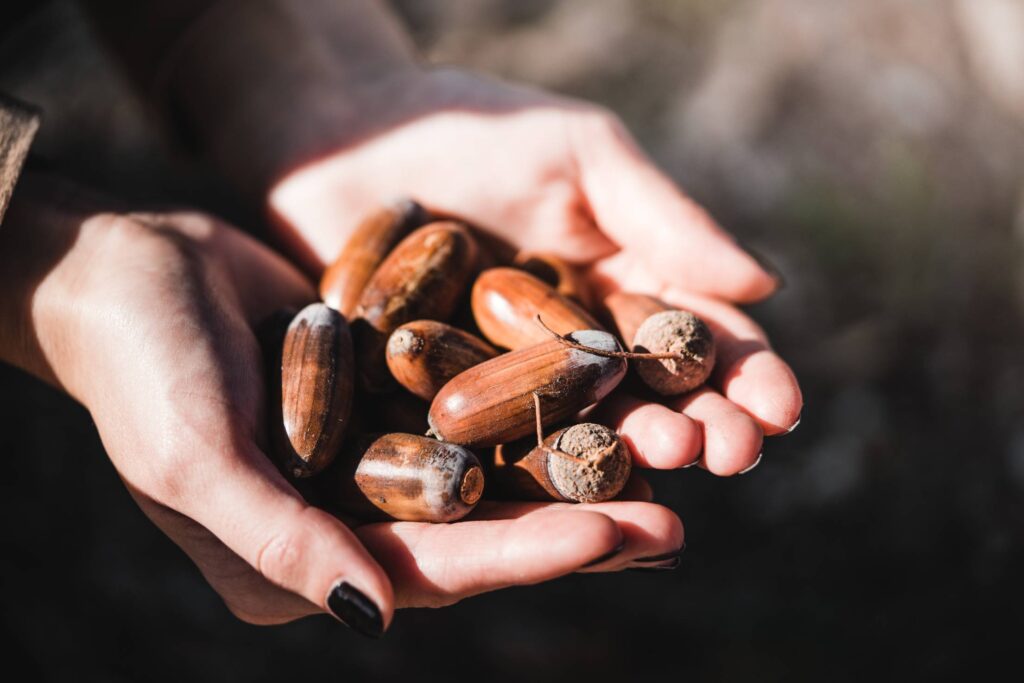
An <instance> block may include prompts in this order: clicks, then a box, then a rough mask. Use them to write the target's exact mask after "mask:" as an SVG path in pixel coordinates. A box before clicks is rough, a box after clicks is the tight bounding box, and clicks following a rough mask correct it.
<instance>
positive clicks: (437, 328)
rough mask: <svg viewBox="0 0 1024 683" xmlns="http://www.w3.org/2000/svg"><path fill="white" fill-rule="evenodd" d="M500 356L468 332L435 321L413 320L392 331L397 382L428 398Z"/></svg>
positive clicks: (392, 367)
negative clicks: (487, 361) (477, 367)
mask: <svg viewBox="0 0 1024 683" xmlns="http://www.w3.org/2000/svg"><path fill="white" fill-rule="evenodd" d="M497 355H498V350H497V349H495V348H494V347H493V346H491V345H490V344H488V343H487V342H485V341H484V340H483V339H480V338H479V337H476V336H474V335H472V334H470V333H469V332H463V331H462V330H460V329H458V328H456V327H452V326H451V325H447V324H445V323H439V322H437V321H434V320H414V321H413V322H411V323H406V324H404V325H402V326H401V327H399V328H398V329H397V330H395V331H394V332H392V333H391V337H390V338H389V339H388V346H387V361H388V368H389V369H390V370H391V374H392V375H393V376H394V378H395V379H396V380H398V383H399V384H401V385H402V386H403V387H405V388H406V389H408V390H409V391H411V392H412V393H413V394H415V395H416V396H419V397H420V398H422V399H423V400H425V401H431V400H433V398H434V396H436V395H437V392H439V391H440V390H441V387H443V386H444V385H445V384H447V383H448V382H449V381H450V380H451V379H452V378H453V377H455V375H457V374H459V373H460V372H463V371H464V370H468V369H469V368H471V367H473V366H474V365H479V364H480V363H483V362H484V361H486V360H490V359H491V358H494V357H495V356H497Z"/></svg>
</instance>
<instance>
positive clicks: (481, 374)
mask: <svg viewBox="0 0 1024 683" xmlns="http://www.w3.org/2000/svg"><path fill="white" fill-rule="evenodd" d="M568 336H569V338H570V339H571V340H572V341H574V342H576V343H578V344H582V345H584V346H589V347H592V348H594V349H596V350H600V351H612V352H614V351H621V350H622V347H621V346H620V345H619V343H618V341H617V340H616V339H615V337H614V336H612V335H611V334H609V333H607V332H604V331H601V330H581V331H578V332H574V333H572V334H571V335H568ZM625 374H626V361H625V360H623V359H622V358H609V357H606V356H599V355H596V354H593V353H588V352H586V351H583V350H580V349H574V348H570V347H568V346H565V345H564V344H563V343H562V342H560V341H558V340H556V339H549V340H548V341H546V342H543V343H541V344H535V345H534V346H530V347H527V348H525V349H520V350H518V351H512V352H511V353H506V354H504V355H502V356H498V357H497V358H494V359H492V360H489V361H487V362H485V363H481V364H480V365H477V366H474V367H472V368H470V369H469V370H466V371H465V372H463V373H461V374H459V375H457V376H456V377H455V378H454V379H452V381H451V382H449V383H448V384H446V385H445V386H444V388H442V389H441V391H440V392H439V393H438V394H437V396H436V397H435V398H434V401H433V403H432V404H431V406H430V414H429V421H430V427H431V429H432V430H433V432H434V434H436V435H437V436H438V438H441V439H443V440H445V441H451V442H454V443H459V444H464V445H468V446H495V445H497V444H500V443H506V442H509V441H514V440H516V439H519V438H521V437H524V436H526V435H527V434H530V433H532V432H533V431H534V430H535V425H536V417H535V407H534V398H533V395H534V393H536V394H537V395H538V396H539V397H540V404H541V419H542V423H543V424H544V425H551V424H555V423H557V422H560V421H563V420H566V419H569V418H571V417H573V416H575V415H576V413H578V412H579V411H580V410H582V409H583V408H585V407H587V406H589V405H591V404H593V403H597V402H598V401H600V400H601V399H602V398H604V397H605V396H606V395H608V393H609V392H611V390H612V389H614V388H615V387H616V385H618V383H619V382H620V381H621V380H622V378H623V376H625Z"/></svg>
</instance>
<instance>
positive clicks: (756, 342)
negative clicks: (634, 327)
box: [662, 290, 803, 435]
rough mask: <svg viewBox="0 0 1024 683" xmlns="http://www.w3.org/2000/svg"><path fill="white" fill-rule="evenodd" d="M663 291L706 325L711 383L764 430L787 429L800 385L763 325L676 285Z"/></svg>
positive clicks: (794, 418) (795, 414) (795, 416)
mask: <svg viewBox="0 0 1024 683" xmlns="http://www.w3.org/2000/svg"><path fill="white" fill-rule="evenodd" d="M662 297H663V298H664V299H665V301H667V302H668V303H670V304H672V305H675V306H679V307H681V308H684V309H686V310H688V311H692V312H693V313H695V314H697V315H698V316H700V318H701V319H703V320H704V321H705V322H707V324H708V326H709V327H710V328H711V332H712V334H713V335H714V337H715V345H716V348H717V360H716V361H715V370H714V374H713V375H712V378H711V384H712V385H713V386H715V387H718V388H719V389H721V391H722V393H723V394H724V395H725V397H726V398H728V399H729V400H730V401H732V402H733V403H735V404H736V405H738V406H739V407H740V408H742V409H743V410H745V411H746V412H747V413H749V414H750V415H751V416H752V417H753V418H754V419H755V420H757V422H758V424H759V425H760V426H761V428H762V430H763V431H764V433H765V434H768V435H775V434H784V433H787V432H789V431H792V430H793V428H795V426H796V424H797V423H798V421H799V420H800V413H801V411H802V410H803V396H802V394H801V392H800V385H799V384H798V383H797V380H796V375H794V374H793V371H792V370H791V369H790V367H789V365H787V364H786V362H785V361H784V360H782V358H780V357H779V356H778V355H777V354H776V353H774V352H773V351H772V350H771V348H770V346H769V344H768V338H767V337H766V336H765V334H764V331H763V330H761V328H760V327H759V326H758V325H757V324H756V323H755V322H754V321H753V320H751V319H750V318H749V317H747V316H746V315H744V314H743V313H742V312H741V311H739V310H738V309H736V308H735V307H733V306H730V305H728V304H725V303H722V302H720V301H715V300H712V299H708V298H706V297H702V296H697V295H694V294H691V293H688V292H680V291H677V290H668V291H665V292H664V293H662Z"/></svg>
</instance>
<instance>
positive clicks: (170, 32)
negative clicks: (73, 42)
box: [78, 0, 237, 97]
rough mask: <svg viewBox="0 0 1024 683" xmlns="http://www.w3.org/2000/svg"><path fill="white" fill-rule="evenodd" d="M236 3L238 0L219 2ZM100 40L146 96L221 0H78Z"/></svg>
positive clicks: (149, 94)
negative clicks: (175, 52)
mask: <svg viewBox="0 0 1024 683" xmlns="http://www.w3.org/2000/svg"><path fill="white" fill-rule="evenodd" d="M220 1H222V2H223V1H228V2H234V1H237V0H220ZM78 3H79V5H80V6H81V8H82V10H83V11H84V12H85V15H86V16H87V17H88V18H89V20H90V22H91V23H92V24H93V27H94V28H95V30H96V33H97V34H98V36H99V38H100V40H101V41H102V42H103V43H104V45H105V46H106V47H107V48H108V50H109V51H110V52H111V54H113V56H114V57H115V58H116V59H117V61H118V62H119V63H120V64H121V66H122V68H123V69H124V71H125V73H126V74H127V75H128V77H129V78H130V79H131V80H132V81H133V82H134V83H135V85H136V87H137V88H138V89H139V90H140V92H141V93H142V94H143V95H144V96H147V97H148V96H151V95H153V94H154V88H155V87H156V86H157V80H158V78H159V76H160V70H161V66H162V64H163V63H164V61H165V59H166V57H167V55H168V54H169V53H170V52H171V51H172V50H173V49H174V48H175V46H176V45H177V43H178V41H179V40H181V38H182V37H183V36H184V35H185V33H186V32H187V31H188V29H189V27H190V26H191V25H192V24H193V23H194V22H196V21H197V20H199V19H200V18H201V17H202V16H203V14H204V13H205V12H206V11H207V10H208V9H210V8H211V7H212V6H214V5H216V4H218V0H78Z"/></svg>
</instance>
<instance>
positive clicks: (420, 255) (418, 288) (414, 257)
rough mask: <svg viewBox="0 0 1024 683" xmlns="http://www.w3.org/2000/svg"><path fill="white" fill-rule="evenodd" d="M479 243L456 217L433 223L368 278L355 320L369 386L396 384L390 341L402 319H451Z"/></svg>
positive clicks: (363, 373) (404, 242)
mask: <svg viewBox="0 0 1024 683" xmlns="http://www.w3.org/2000/svg"><path fill="white" fill-rule="evenodd" d="M475 260H476V243H475V242H474V241H473V238H472V237H471V236H470V234H469V231H468V230H466V228H465V227H464V226H463V225H461V224H459V223H456V222H453V221H442V222H437V223H431V224H430V225H427V226H424V227H422V228H419V229H418V230H416V231H414V232H413V233H412V234H411V235H409V236H408V237H406V238H405V239H404V240H402V241H401V243H399V245H398V246H397V247H395V249H394V250H393V251H392V252H391V254H389V255H388V257H387V258H386V259H385V260H384V262H383V263H382V264H381V265H380V267H379V268H378V269H377V272H375V273H374V274H373V277H371V278H370V281H369V282H367V283H366V287H365V288H364V289H363V293H362V296H361V297H360V299H359V306H358V307H357V309H356V318H355V320H353V322H352V330H353V335H354V336H355V342H356V351H357V355H358V359H359V372H360V376H361V378H362V380H363V385H364V387H365V388H366V389H368V390H370V391H378V392H379V391H386V390H387V389H389V388H391V387H393V386H394V380H393V379H392V378H391V375H390V373H389V372H388V367H387V361H386V358H385V347H386V346H387V341H388V337H390V336H391V333H392V332H394V331H395V329H396V328H397V327H399V326H400V325H402V324H404V323H407V322H411V321H413V320H419V319H429V320H446V319H447V318H448V317H450V316H451V314H452V312H453V311H454V310H455V308H456V306H457V305H458V302H459V298H460V297H461V296H462V293H463V291H464V290H465V288H466V284H467V283H468V281H469V278H470V276H471V274H472V272H473V267H474V263H475Z"/></svg>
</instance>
